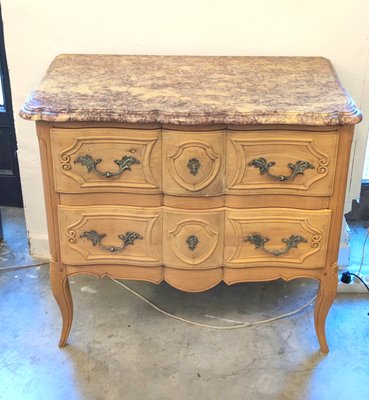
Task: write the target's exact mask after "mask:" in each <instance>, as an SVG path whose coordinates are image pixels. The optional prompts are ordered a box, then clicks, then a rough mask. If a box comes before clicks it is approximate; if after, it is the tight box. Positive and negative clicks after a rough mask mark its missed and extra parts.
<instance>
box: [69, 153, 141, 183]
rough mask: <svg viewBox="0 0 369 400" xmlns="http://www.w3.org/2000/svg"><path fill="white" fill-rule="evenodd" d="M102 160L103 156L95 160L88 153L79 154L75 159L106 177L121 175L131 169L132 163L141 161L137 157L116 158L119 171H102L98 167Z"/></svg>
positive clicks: (89, 169) (89, 170) (76, 161)
mask: <svg viewBox="0 0 369 400" xmlns="http://www.w3.org/2000/svg"><path fill="white" fill-rule="evenodd" d="M101 161H102V160H101V158H97V159H96V160H94V159H93V158H92V157H91V156H89V155H88V154H86V155H84V156H78V157H77V158H76V159H75V160H74V163H80V164H82V165H84V166H85V167H87V171H88V172H91V171H94V172H95V174H96V175H99V176H102V177H104V178H113V177H115V176H119V175H121V174H122V173H123V172H124V171H126V170H129V171H130V170H131V165H133V164H140V161H139V160H137V158H135V157H132V156H123V157H122V159H121V160H114V162H115V164H117V165H118V167H119V169H118V171H117V172H109V171H106V172H101V171H99V170H98V169H97V168H96V166H97V164H99V163H101Z"/></svg>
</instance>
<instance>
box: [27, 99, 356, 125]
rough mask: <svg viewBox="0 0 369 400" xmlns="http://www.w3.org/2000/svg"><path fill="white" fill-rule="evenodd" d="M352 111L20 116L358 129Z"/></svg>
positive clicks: (48, 113)
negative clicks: (335, 126) (346, 127)
mask: <svg viewBox="0 0 369 400" xmlns="http://www.w3.org/2000/svg"><path fill="white" fill-rule="evenodd" d="M348 105H350V107H348V108H347V110H345V111H337V112H332V113H316V112H314V113H306V112H301V113H298V112H295V113H293V112H289V113H278V112H266V113H218V114H217V113H209V114H204V113H199V114H195V113H183V114H181V113H177V112H176V113H165V112H162V111H148V112H135V111H126V112H121V113H114V112H112V113H109V112H108V111H107V110H104V111H103V112H102V111H101V110H83V112H78V111H72V112H65V113H61V112H60V113H55V112H54V111H51V110H47V109H41V108H40V109H38V110H32V109H28V108H27V103H25V104H24V105H23V107H22V108H21V110H20V112H19V116H20V117H21V118H23V119H26V120H31V121H49V122H121V123H132V124H134V123H161V124H173V125H179V124H181V125H207V124H229V125H238V124H240V125H256V124H261V125H267V124H277V125H282V124H296V125H355V124H358V123H359V122H360V121H361V120H362V114H361V112H360V110H359V109H358V108H357V107H356V106H355V105H354V103H353V102H349V103H348Z"/></svg>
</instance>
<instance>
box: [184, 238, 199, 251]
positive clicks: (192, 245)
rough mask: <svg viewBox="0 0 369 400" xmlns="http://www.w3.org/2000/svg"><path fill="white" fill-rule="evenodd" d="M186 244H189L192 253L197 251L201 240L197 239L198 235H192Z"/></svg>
mask: <svg viewBox="0 0 369 400" xmlns="http://www.w3.org/2000/svg"><path fill="white" fill-rule="evenodd" d="M186 243H187V246H188V248H189V249H190V250H191V251H194V250H195V249H196V246H197V244H198V243H199V239H198V238H197V236H196V235H190V236H188V237H187V239H186Z"/></svg>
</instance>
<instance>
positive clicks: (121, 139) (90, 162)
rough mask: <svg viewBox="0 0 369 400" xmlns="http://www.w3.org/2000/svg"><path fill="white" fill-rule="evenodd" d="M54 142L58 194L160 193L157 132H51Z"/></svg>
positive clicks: (111, 129)
mask: <svg viewBox="0 0 369 400" xmlns="http://www.w3.org/2000/svg"><path fill="white" fill-rule="evenodd" d="M51 142H52V151H53V162H54V174H55V185H56V190H57V191H59V192H64V193H78V192H80V193H83V192H99V191H105V192H106V191H115V192H130V193H135V192H136V193H158V192H160V190H161V148H160V147H161V140H160V131H158V130H150V131H143V130H133V129H118V128H94V129H92V128H91V129H51Z"/></svg>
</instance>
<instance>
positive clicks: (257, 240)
mask: <svg viewBox="0 0 369 400" xmlns="http://www.w3.org/2000/svg"><path fill="white" fill-rule="evenodd" d="M269 240H270V239H269V238H267V237H265V236H261V235H259V234H258V233H254V234H252V235H249V236H247V237H246V239H245V240H244V241H245V242H251V243H252V244H254V245H255V249H262V250H263V251H265V252H266V253H268V254H272V255H273V256H276V257H277V256H280V255H282V254H286V253H287V252H288V251H289V250H290V249H292V247H296V248H297V245H298V244H299V243H301V242H307V240H306V239H305V238H304V237H302V236H300V235H291V236H290V237H289V238H283V239H282V242H283V243H285V244H286V246H285V248H284V249H281V250H268V249H267V248H265V243H266V242H269Z"/></svg>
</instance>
